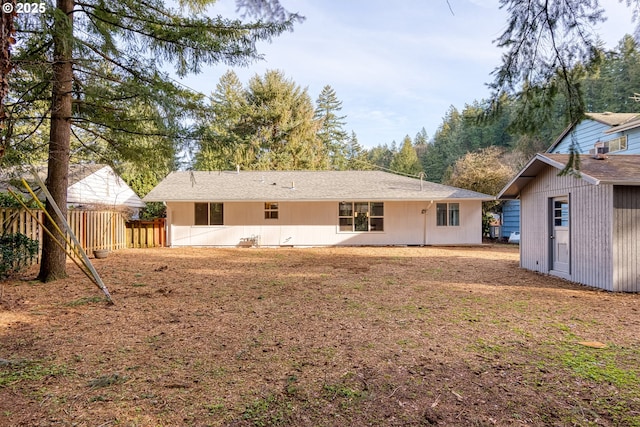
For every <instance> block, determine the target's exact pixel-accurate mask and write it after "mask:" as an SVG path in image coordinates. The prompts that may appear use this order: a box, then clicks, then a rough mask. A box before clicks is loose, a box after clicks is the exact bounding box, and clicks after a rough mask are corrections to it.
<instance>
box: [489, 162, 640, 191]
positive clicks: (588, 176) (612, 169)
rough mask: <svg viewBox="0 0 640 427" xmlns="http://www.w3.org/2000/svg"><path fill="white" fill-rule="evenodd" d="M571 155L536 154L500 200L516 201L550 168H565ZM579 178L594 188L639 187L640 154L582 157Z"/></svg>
mask: <svg viewBox="0 0 640 427" xmlns="http://www.w3.org/2000/svg"><path fill="white" fill-rule="evenodd" d="M568 161H569V154H550V153H544V154H536V156H535V157H534V158H533V159H531V160H530V161H529V163H527V165H526V166H525V167H524V168H523V169H522V170H521V171H520V172H518V174H517V175H516V176H515V177H514V178H513V179H512V180H511V181H510V182H509V183H508V184H507V185H506V186H505V187H504V188H503V189H502V190H501V191H500V193H499V194H498V196H497V198H498V199H502V200H505V199H516V198H517V197H518V196H519V194H520V192H521V191H522V189H523V188H524V187H525V186H526V185H527V184H528V183H529V182H531V181H532V180H533V179H535V177H536V176H537V175H538V174H539V173H540V172H541V171H542V170H543V169H545V168H546V167H547V166H552V167H554V168H556V169H558V171H561V170H563V169H564V167H565V166H566V165H567V163H568ZM579 178H581V179H584V180H585V181H587V182H589V183H590V184H593V185H600V184H610V185H640V155H635V154H611V155H609V156H608V157H607V158H604V159H596V158H594V157H593V156H580V170H579Z"/></svg>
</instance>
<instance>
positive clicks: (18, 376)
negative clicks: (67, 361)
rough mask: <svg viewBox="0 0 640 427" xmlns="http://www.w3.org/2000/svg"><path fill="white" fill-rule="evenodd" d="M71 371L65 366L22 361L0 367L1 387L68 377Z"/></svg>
mask: <svg viewBox="0 0 640 427" xmlns="http://www.w3.org/2000/svg"><path fill="white" fill-rule="evenodd" d="M71 372H72V371H71V370H70V369H68V368H67V367H66V366H64V365H55V364H48V363H45V362H43V361H35V360H34V361H20V362H12V363H7V364H4V365H0V387H8V386H11V385H14V384H17V383H20V382H22V381H41V380H43V379H44V378H47V377H60V376H68V375H70V374H71Z"/></svg>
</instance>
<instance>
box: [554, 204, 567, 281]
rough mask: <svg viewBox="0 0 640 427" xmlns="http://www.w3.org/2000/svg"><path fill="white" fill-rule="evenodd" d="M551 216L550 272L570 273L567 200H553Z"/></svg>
mask: <svg viewBox="0 0 640 427" xmlns="http://www.w3.org/2000/svg"><path fill="white" fill-rule="evenodd" d="M551 215H552V218H551V224H552V231H551V233H552V234H551V239H552V244H551V247H552V255H551V260H552V263H553V265H552V270H555V271H559V272H563V273H570V270H569V265H570V263H569V260H570V245H569V199H568V198H566V197H556V198H554V199H553V203H552V212H551Z"/></svg>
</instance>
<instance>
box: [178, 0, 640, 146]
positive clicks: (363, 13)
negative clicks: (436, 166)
mask: <svg viewBox="0 0 640 427" xmlns="http://www.w3.org/2000/svg"><path fill="white" fill-rule="evenodd" d="M600 3H601V5H602V6H603V7H604V8H605V11H606V14H607V16H608V18H609V19H608V21H607V22H606V23H605V24H602V25H600V26H599V27H598V28H596V29H595V30H596V31H597V32H598V33H599V34H600V35H601V37H602V39H603V41H604V42H605V43H606V45H607V47H610V48H614V47H615V46H616V45H617V43H618V42H619V41H620V40H621V39H622V37H623V36H624V35H625V34H626V33H632V32H633V28H634V24H633V23H632V20H631V12H630V9H628V8H627V7H626V6H624V5H623V4H620V3H619V2H618V0H601V1H600ZM281 4H282V5H283V6H284V7H285V8H286V9H287V10H289V11H291V12H298V13H299V14H301V15H303V16H305V17H306V20H305V21H304V22H303V23H298V24H296V26H295V28H294V30H293V32H290V33H289V32H288V33H283V34H282V35H280V36H278V37H276V38H274V39H273V41H272V42H271V43H260V44H259V45H258V49H259V52H260V53H261V54H262V55H264V59H263V60H262V61H259V62H256V63H253V64H251V65H250V66H249V67H245V68H233V70H234V71H235V72H236V74H237V75H238V77H239V78H240V81H241V82H242V83H243V84H244V85H246V84H247V83H248V81H249V79H251V77H253V76H255V75H256V74H258V75H261V76H262V75H264V73H265V72H266V71H267V70H280V71H282V72H283V73H284V75H285V77H286V78H288V79H290V80H292V81H293V82H295V83H296V84H297V85H299V86H301V87H303V88H306V89H307V91H308V93H309V96H310V97H311V99H312V100H313V101H314V102H315V101H316V100H317V98H318V95H319V94H320V92H321V90H322V88H323V87H324V86H326V85H329V86H331V87H332V88H333V89H334V91H335V92H336V96H337V98H338V99H339V100H340V101H342V110H341V111H340V114H341V115H343V116H346V117H345V119H344V121H345V126H344V129H345V130H346V131H347V132H349V133H350V132H351V131H353V132H355V134H356V136H357V138H358V142H359V143H360V144H361V145H362V146H364V147H366V148H371V147H374V146H378V145H381V144H389V145H390V144H391V143H392V142H393V141H395V142H396V143H397V144H398V145H399V144H401V143H402V140H403V139H404V137H405V136H406V135H409V136H410V137H411V138H414V137H415V135H416V134H417V133H418V132H420V130H421V129H423V128H424V129H425V130H426V132H427V135H428V137H429V138H432V137H433V136H434V134H435V133H436V130H437V129H438V127H439V126H440V125H441V124H442V122H443V118H444V117H445V115H446V113H447V111H448V110H449V109H450V108H451V107H452V106H453V107H455V108H456V109H458V110H462V109H464V106H465V104H471V103H473V102H474V101H475V100H478V101H480V100H482V99H486V98H487V97H488V96H489V94H490V90H489V88H488V87H487V84H488V83H490V82H491V81H492V76H491V73H492V71H493V70H494V69H496V67H498V66H499V65H500V59H501V56H502V54H503V51H502V50H500V49H498V48H497V47H496V45H495V44H494V41H495V40H496V39H497V38H498V37H499V36H500V35H501V34H502V32H503V31H504V29H505V27H506V23H507V14H506V12H505V11H504V10H501V9H500V8H499V1H498V0H449V1H448V2H447V0H397V1H394V2H391V1H389V0H281ZM209 13H210V14H213V15H222V16H224V17H233V16H235V3H234V1H233V0H219V1H218V2H217V3H216V4H215V6H214V7H213V8H211V9H210V10H209ZM229 69H230V67H228V66H226V65H217V66H215V67H211V68H208V69H205V70H204V71H203V72H202V73H201V74H199V75H197V76H190V77H187V78H184V79H179V81H181V82H182V83H183V84H185V85H186V86H188V87H190V88H192V89H195V90H197V91H198V92H201V93H204V94H207V95H209V94H211V93H212V92H214V91H215V88H216V84H217V83H218V81H219V79H220V76H222V75H223V74H224V73H225V72H226V71H227V70H229Z"/></svg>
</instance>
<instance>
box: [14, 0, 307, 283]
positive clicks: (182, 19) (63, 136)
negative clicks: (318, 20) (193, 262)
mask: <svg viewBox="0 0 640 427" xmlns="http://www.w3.org/2000/svg"><path fill="white" fill-rule="evenodd" d="M211 3H213V1H212V0H186V1H184V2H182V5H183V7H184V6H190V8H184V9H183V11H176V10H174V9H171V8H169V7H167V6H166V5H165V4H164V3H163V2H162V1H161V0H151V1H144V2H139V1H137V0H121V1H118V2H109V3H105V2H103V1H101V0H84V1H75V0H56V3H55V6H54V5H51V4H47V7H46V10H45V13H42V14H22V15H19V16H18V18H17V20H16V29H17V39H18V44H17V45H16V46H17V49H16V51H15V55H14V57H13V58H12V61H13V63H14V64H15V67H16V72H15V73H12V74H10V79H11V80H10V85H11V90H10V93H9V95H8V99H9V102H7V104H6V105H7V109H11V108H10V107H12V105H11V104H13V105H15V106H16V107H21V108H17V109H15V110H12V111H11V114H12V116H11V118H10V120H13V121H16V122H22V123H25V122H27V121H29V120H31V122H32V123H33V127H34V131H35V129H37V127H39V126H40V125H41V124H42V123H43V122H48V123H49V145H48V177H47V186H48V188H49V190H50V192H51V193H52V195H53V199H54V200H55V202H56V204H57V205H58V206H59V207H60V209H61V210H62V211H63V214H64V213H66V205H67V171H68V166H69V159H70V155H71V140H72V135H73V136H74V137H75V138H77V139H79V142H80V144H84V145H87V146H90V145H92V144H94V143H96V142H97V143H98V144H102V143H104V144H107V145H109V146H111V147H112V148H113V149H115V150H120V148H122V149H123V151H127V150H126V149H127V148H129V146H128V145H127V140H129V139H131V138H134V137H136V136H140V135H144V136H155V137H157V138H158V140H156V142H159V143H166V144H172V143H173V141H175V140H180V138H183V137H184V135H185V134H186V133H187V130H186V129H184V126H180V123H181V122H182V120H183V119H185V118H187V117H188V116H189V115H191V114H192V112H194V111H198V110H199V108H196V107H199V104H198V102H199V99H198V97H196V96H194V95H193V94H192V93H189V92H188V91H186V90H184V89H183V88H181V87H179V86H177V85H176V84H174V83H173V82H172V81H171V79H169V77H168V76H167V75H166V74H165V73H163V72H162V71H161V70H162V67H163V66H165V65H166V64H173V65H174V66H175V71H176V73H177V74H178V75H180V76H184V75H186V74H189V73H197V72H200V71H201V70H202V67H203V66H204V65H206V64H217V63H228V64H234V65H244V64H248V63H249V62H250V61H252V60H254V59H256V58H258V53H257V50H256V42H257V41H260V40H270V39H271V38H272V37H274V36H277V35H279V34H280V33H282V32H283V31H287V30H291V29H292V25H293V23H294V22H295V21H296V20H299V19H300V17H299V16H298V15H295V14H293V15H290V14H287V13H286V12H282V11H281V12H282V13H284V15H281V16H282V17H283V19H282V20H279V21H265V20H263V19H258V20H257V21H256V22H249V23H244V22H241V21H239V20H228V19H223V18H222V17H216V18H211V17H208V16H207V15H206V14H204V13H199V14H198V15H197V16H196V14H195V12H203V11H204V7H205V6H207V5H209V4H211ZM243 3H247V4H251V5H253V6H259V5H265V4H268V5H276V6H279V3H278V1H277V0H270V1H267V2H264V1H258V0H255V1H250V0H245V1H244V2H243ZM267 9H268V8H267ZM276 9H278V8H277V7H276V8H271V9H268V10H267V12H268V13H272V12H274V11H276ZM254 10H255V11H257V12H260V11H265V9H262V8H258V9H254ZM188 12H194V13H188ZM263 17H264V15H263V16H261V17H259V18H263ZM38 102H43V103H45V104H46V105H47V108H46V109H45V111H47V112H50V113H49V114H48V115H45V116H44V117H39V118H36V119H35V120H34V116H33V115H31V116H30V113H31V112H33V110H30V109H29V108H27V107H28V106H29V104H33V105H38ZM131 107H134V108H131ZM18 110H19V112H20V116H13V111H18ZM10 127H11V126H9V127H8V128H10ZM3 136H8V137H10V135H3ZM47 210H48V211H50V212H51V213H52V216H54V217H55V214H53V210H52V208H51V206H49V205H48V206H47ZM58 222H60V221H58ZM45 225H46V226H48V227H51V224H48V223H45ZM59 226H60V224H59ZM42 253H43V256H42V263H41V268H40V274H39V279H40V280H42V281H50V280H55V279H58V278H61V277H64V276H65V275H66V270H65V253H64V251H63V250H62V249H61V248H59V247H58V246H57V245H56V244H55V242H54V241H53V239H52V238H50V237H49V236H48V235H46V234H45V236H44V241H43V248H42Z"/></svg>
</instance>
